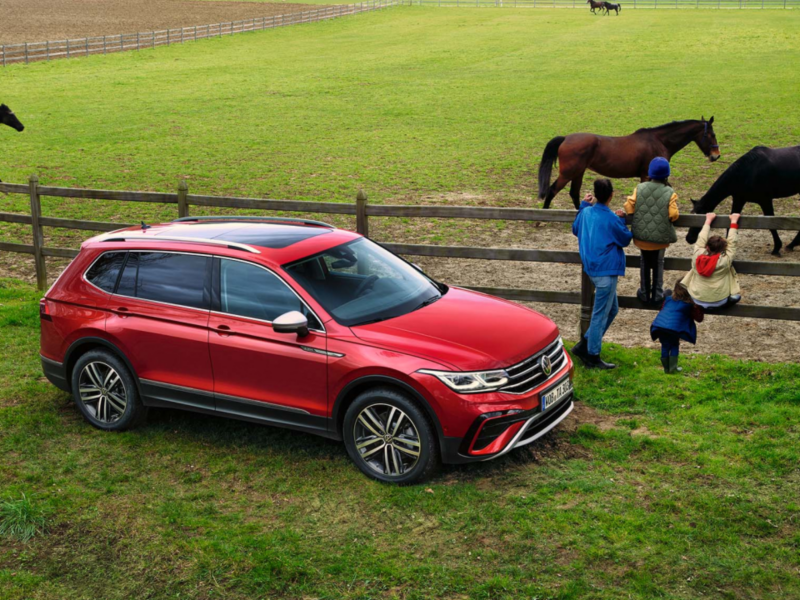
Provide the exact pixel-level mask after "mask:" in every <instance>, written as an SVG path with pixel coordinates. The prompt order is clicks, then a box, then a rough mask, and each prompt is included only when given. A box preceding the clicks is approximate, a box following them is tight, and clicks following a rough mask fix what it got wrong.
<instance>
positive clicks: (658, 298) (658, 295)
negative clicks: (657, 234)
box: [653, 250, 664, 304]
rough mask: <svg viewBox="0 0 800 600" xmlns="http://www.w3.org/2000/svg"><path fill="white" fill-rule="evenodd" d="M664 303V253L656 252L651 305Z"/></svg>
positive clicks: (661, 251)
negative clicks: (656, 259)
mask: <svg viewBox="0 0 800 600" xmlns="http://www.w3.org/2000/svg"><path fill="white" fill-rule="evenodd" d="M663 302H664V251H663V250H659V251H658V264H657V265H656V268H655V270H654V271H653V304H663Z"/></svg>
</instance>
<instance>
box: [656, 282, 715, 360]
mask: <svg viewBox="0 0 800 600" xmlns="http://www.w3.org/2000/svg"><path fill="white" fill-rule="evenodd" d="M681 279H682V278H681ZM681 279H678V281H677V282H676V283H675V289H673V290H672V294H671V295H670V294H668V295H667V297H666V298H665V299H664V305H663V306H662V307H661V311H660V312H659V313H658V315H657V316H656V318H655V320H654V321H653V325H652V326H651V327H650V337H652V338H653V341H655V340H658V341H660V342H661V364H662V365H663V366H664V372H665V373H678V372H680V371H681V370H682V369H680V368H679V367H678V355H679V354H680V346H681V340H686V341H687V342H689V343H691V344H696V343H697V326H696V325H695V323H701V322H702V321H703V309H702V307H700V306H698V305H697V304H695V303H694V302H693V301H692V297H691V296H690V295H689V290H687V289H686V286H684V285H683V284H682V283H681Z"/></svg>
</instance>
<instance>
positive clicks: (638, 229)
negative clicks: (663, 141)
mask: <svg viewBox="0 0 800 600" xmlns="http://www.w3.org/2000/svg"><path fill="white" fill-rule="evenodd" d="M669 174H670V168H669V161H668V160H667V159H666V158H662V157H660V156H659V157H656V158H654V159H653V160H652V161H650V167H649V169H648V171H647V176H648V177H649V178H650V181H645V182H643V183H640V184H639V185H638V186H636V189H635V190H634V191H633V195H632V196H629V197H628V201H627V202H626V203H625V212H626V213H628V214H629V215H633V227H632V231H633V243H634V244H636V247H637V248H639V250H640V251H641V253H642V259H641V263H640V267H639V274H640V279H641V281H640V283H639V291H638V292H636V295H637V297H638V298H639V300H641V301H642V302H644V303H646V304H661V303H662V302H663V301H664V251H665V250H666V249H667V248H668V247H669V245H670V244H672V243H674V242H677V241H678V235H677V233H676V232H675V227H674V226H673V225H672V223H673V221H675V220H677V218H678V216H679V212H678V194H676V193H675V190H673V189H672V188H671V187H670V185H669V181H668V178H669Z"/></svg>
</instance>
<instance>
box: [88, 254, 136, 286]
mask: <svg viewBox="0 0 800 600" xmlns="http://www.w3.org/2000/svg"><path fill="white" fill-rule="evenodd" d="M125 254H126V253H125V252H106V253H105V254H103V255H101V256H100V258H98V259H97V260H96V261H94V264H93V265H92V266H91V267H90V268H89V270H88V271H86V281H88V282H89V283H91V284H92V285H95V286H97V287H99V288H100V289H101V290H103V291H106V292H108V293H109V294H110V293H112V292H113V291H114V286H116V285H117V278H118V277H119V270H120V269H121V268H122V265H123V263H124V262H125Z"/></svg>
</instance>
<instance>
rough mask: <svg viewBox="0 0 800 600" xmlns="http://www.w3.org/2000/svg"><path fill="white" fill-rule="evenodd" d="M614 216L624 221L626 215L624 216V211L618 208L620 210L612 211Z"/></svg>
mask: <svg viewBox="0 0 800 600" xmlns="http://www.w3.org/2000/svg"><path fill="white" fill-rule="evenodd" d="M614 214H615V215H617V216H618V217H622V218H623V219H624V218H625V217H626V216H627V215H626V214H625V211H624V210H622V209H621V208H620V209H618V210H615V211H614Z"/></svg>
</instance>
